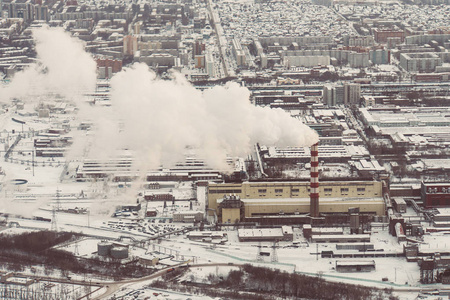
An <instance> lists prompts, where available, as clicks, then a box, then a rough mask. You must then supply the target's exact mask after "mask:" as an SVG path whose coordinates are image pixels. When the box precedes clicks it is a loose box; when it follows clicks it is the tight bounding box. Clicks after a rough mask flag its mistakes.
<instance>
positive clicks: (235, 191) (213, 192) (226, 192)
mask: <svg viewBox="0 0 450 300" xmlns="http://www.w3.org/2000/svg"><path fill="white" fill-rule="evenodd" d="M209 193H210V194H240V193H242V190H213V189H211V190H209Z"/></svg>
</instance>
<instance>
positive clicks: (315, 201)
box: [309, 143, 319, 218]
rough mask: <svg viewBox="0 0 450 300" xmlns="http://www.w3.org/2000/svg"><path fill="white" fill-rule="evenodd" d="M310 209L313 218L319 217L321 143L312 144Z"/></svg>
mask: <svg viewBox="0 0 450 300" xmlns="http://www.w3.org/2000/svg"><path fill="white" fill-rule="evenodd" d="M309 199H310V203H309V211H310V216H311V217H313V218H317V217H319V143H316V144H314V145H312V146H311V183H310V194H309Z"/></svg>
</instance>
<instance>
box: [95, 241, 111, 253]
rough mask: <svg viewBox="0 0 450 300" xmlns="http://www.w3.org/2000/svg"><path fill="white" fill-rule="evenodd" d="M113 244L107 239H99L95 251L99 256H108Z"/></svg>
mask: <svg viewBox="0 0 450 300" xmlns="http://www.w3.org/2000/svg"><path fill="white" fill-rule="evenodd" d="M112 247H113V244H112V243H110V242H108V241H101V242H99V243H98V244H97V253H98V255H100V256H108V255H109V254H110V252H111V249H112Z"/></svg>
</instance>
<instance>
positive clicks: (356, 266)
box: [336, 260, 375, 272]
mask: <svg viewBox="0 0 450 300" xmlns="http://www.w3.org/2000/svg"><path fill="white" fill-rule="evenodd" d="M336 271H337V272H371V271H375V261H374V260H369V261H355V260H337V261H336Z"/></svg>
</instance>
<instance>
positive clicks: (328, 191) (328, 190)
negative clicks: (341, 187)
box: [323, 188, 333, 193]
mask: <svg viewBox="0 0 450 300" xmlns="http://www.w3.org/2000/svg"><path fill="white" fill-rule="evenodd" d="M323 190H324V192H325V193H331V192H332V191H333V189H328V188H327V189H323Z"/></svg>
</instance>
